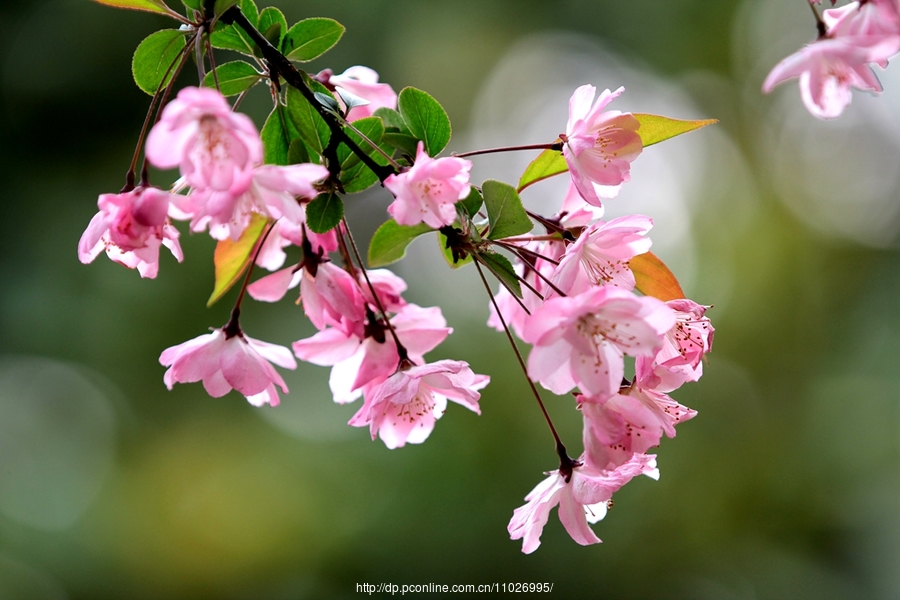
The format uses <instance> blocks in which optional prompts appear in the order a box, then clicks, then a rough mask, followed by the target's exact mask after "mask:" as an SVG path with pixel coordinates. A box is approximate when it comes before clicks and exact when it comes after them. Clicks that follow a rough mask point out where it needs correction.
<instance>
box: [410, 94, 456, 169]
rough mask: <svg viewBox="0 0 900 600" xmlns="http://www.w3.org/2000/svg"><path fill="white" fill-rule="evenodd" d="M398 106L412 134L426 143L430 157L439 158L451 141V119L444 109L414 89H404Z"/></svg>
mask: <svg viewBox="0 0 900 600" xmlns="http://www.w3.org/2000/svg"><path fill="white" fill-rule="evenodd" d="M397 106H398V107H399V108H400V114H401V115H402V116H403V120H404V121H405V122H406V125H407V126H408V127H409V131H410V133H412V135H413V136H415V137H416V138H417V139H420V140H422V141H423V142H424V143H425V151H426V152H427V153H428V156H437V155H438V153H439V152H440V151H441V150H443V149H444V147H445V146H446V145H447V142H449V141H450V118H449V117H447V113H446V111H444V107H442V106H441V105H440V104H439V103H438V101H437V100H435V99H434V98H432V97H431V96H430V95H429V94H427V93H426V92H423V91H422V90H417V89H416V88H413V87H408V88H403V90H402V91H401V92H400V95H399V96H398V98H397Z"/></svg>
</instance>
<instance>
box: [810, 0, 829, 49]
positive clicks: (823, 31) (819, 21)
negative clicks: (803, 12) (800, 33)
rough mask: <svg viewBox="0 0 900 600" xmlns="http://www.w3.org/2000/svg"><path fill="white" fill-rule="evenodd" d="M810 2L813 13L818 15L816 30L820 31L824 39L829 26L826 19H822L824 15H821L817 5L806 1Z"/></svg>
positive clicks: (820, 37) (820, 36)
mask: <svg viewBox="0 0 900 600" xmlns="http://www.w3.org/2000/svg"><path fill="white" fill-rule="evenodd" d="M806 3H807V4H809V8H810V10H812V11H813V15H814V16H815V17H816V30H818V32H819V38H818V39H820V40H821V39H822V38H824V37H825V34H826V33H828V28H827V27H826V25H825V21H823V20H822V17H821V16H820V15H819V11H818V10H816V7H815V6H813V5H812V2H808V1H807V2H806Z"/></svg>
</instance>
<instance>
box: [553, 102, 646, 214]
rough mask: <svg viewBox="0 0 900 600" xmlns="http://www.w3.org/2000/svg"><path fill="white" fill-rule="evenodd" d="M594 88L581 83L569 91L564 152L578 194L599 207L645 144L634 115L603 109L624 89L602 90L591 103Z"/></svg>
mask: <svg viewBox="0 0 900 600" xmlns="http://www.w3.org/2000/svg"><path fill="white" fill-rule="evenodd" d="M596 91H597V90H596V88H595V87H594V86H592V85H583V86H581V87H580V88H578V89H577V90H575V93H574V94H572V98H571V99H570V100H569V122H568V124H567V125H566V135H565V139H564V140H563V141H564V142H565V145H564V146H563V155H564V156H565V157H566V164H568V165H569V173H570V174H571V176H572V182H573V183H574V184H575V187H577V188H578V192H579V193H580V194H581V197H582V198H584V200H585V202H587V203H588V204H592V205H594V206H602V204H601V202H600V198H614V197H615V196H616V195H617V194H618V193H619V188H621V187H622V183H624V182H626V181H628V180H629V178H630V174H629V172H630V170H631V162H632V161H633V160H634V159H636V158H637V157H638V155H639V154H640V153H641V150H643V148H644V146H643V143H642V142H641V137H640V136H639V135H638V134H637V130H638V128H639V127H640V126H641V124H640V123H639V122H638V120H637V119H635V118H634V115H632V114H631V113H622V112H619V111H617V110H612V111H606V112H603V109H604V108H606V105H607V104H609V103H610V102H611V101H612V100H613V99H614V98H616V97H617V96H618V95H619V94H621V93H622V92H624V91H625V88H622V87H620V88H619V89H617V90H616V91H615V92H610V91H609V90H604V91H603V93H602V94H600V97H599V98H597V102H595V103H594V105H593V106H591V102H592V101H593V100H594V94H595V93H596Z"/></svg>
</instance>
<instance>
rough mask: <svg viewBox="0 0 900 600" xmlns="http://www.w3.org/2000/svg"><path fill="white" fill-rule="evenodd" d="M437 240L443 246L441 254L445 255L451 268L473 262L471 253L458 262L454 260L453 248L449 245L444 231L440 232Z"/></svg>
mask: <svg viewBox="0 0 900 600" xmlns="http://www.w3.org/2000/svg"><path fill="white" fill-rule="evenodd" d="M437 241H438V244H439V245H440V248H441V254H442V255H443V257H444V260H446V261H447V264H448V265H450V268H451V269H458V268H460V267H463V266H465V265H467V264H469V263H470V262H472V255H471V254H469V255H468V256H466V257H465V258H464V259H462V260H460V261H458V262H453V250H452V249H450V248H448V247H447V236H446V235H444V234H443V233H441V232H438V235H437Z"/></svg>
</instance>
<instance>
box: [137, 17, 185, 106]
mask: <svg viewBox="0 0 900 600" xmlns="http://www.w3.org/2000/svg"><path fill="white" fill-rule="evenodd" d="M184 34H185V32H184V31H181V30H180V29H163V30H161V31H156V32H154V33H151V34H150V35H149V36H147V37H146V38H144V41H142V42H141V43H140V44H139V45H138V47H137V50H135V51H134V58H133V59H132V61H131V72H132V74H133V75H134V82H135V83H136V84H137V86H138V87H139V88H141V90H143V91H144V92H146V93H147V94H150V95H151V96H152V95H153V94H155V93H156V90H157V89H158V88H159V86H160V84H164V83H168V82H169V81H170V80H171V79H172V75H173V74H174V73H175V66H174V65H175V61H177V60H178V57H179V56H180V55H181V50H182V49H183V48H184ZM163 79H165V81H163Z"/></svg>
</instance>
